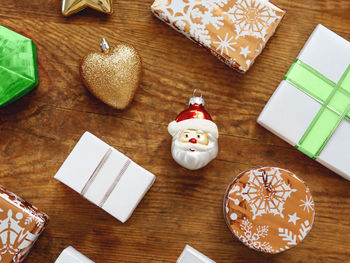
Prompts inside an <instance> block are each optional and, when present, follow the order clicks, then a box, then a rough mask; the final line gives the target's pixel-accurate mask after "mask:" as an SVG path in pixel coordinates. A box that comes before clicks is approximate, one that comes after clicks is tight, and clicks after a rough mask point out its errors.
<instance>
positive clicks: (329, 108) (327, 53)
mask: <svg viewBox="0 0 350 263" xmlns="http://www.w3.org/2000/svg"><path fill="white" fill-rule="evenodd" d="M349 65H350V43H349V42H348V41H347V40H345V39H343V38H342V37H340V36H338V35H337V34H335V33H334V32H332V31H330V30H329V29H327V28H326V27H324V26H322V25H318V26H317V27H316V29H315V30H314V32H313V33H312V34H311V36H310V38H309V39H308V41H307V42H306V44H305V46H304V48H303V49H302V50H301V52H300V53H299V56H298V57H297V59H296V60H295V61H294V63H293V64H292V66H291V67H290V69H289V71H288V73H287V74H286V76H285V78H284V80H283V81H282V82H281V83H280V85H279V87H278V88H277V90H276V91H275V92H274V94H273V95H272V97H271V99H270V100H269V102H268V103H267V104H266V106H265V108H264V109H263V111H262V112H261V114H260V116H259V118H258V123H259V124H261V125H262V126H264V127H265V128H267V129H268V130H270V131H271V132H273V133H275V134H276V135H278V136H279V137H281V138H282V139H284V140H286V141H287V142H288V143H290V144H292V145H293V146H295V147H296V148H297V149H298V150H300V151H301V152H303V153H305V154H306V155H308V156H309V157H311V158H312V159H315V160H317V161H318V162H320V163H321V164H323V165H324V166H326V167H328V168H329V169H331V170H333V171H334V172H336V173H338V174H339V175H341V176H343V177H344V178H346V179H348V180H350V154H349V149H350V137H349V134H350V66H349Z"/></svg>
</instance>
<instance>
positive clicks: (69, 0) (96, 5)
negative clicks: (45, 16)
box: [62, 0, 113, 16]
mask: <svg viewBox="0 0 350 263" xmlns="http://www.w3.org/2000/svg"><path fill="white" fill-rule="evenodd" d="M87 7H91V8H93V9H95V10H97V11H100V12H103V13H106V14H111V13H112V12H113V8H112V0H63V2H62V14H63V15H64V16H70V15H72V14H75V13H77V12H79V11H81V10H83V9H85V8H87Z"/></svg>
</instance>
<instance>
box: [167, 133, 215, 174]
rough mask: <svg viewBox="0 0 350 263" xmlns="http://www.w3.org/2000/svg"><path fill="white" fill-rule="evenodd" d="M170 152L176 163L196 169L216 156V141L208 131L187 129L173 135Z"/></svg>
mask: <svg viewBox="0 0 350 263" xmlns="http://www.w3.org/2000/svg"><path fill="white" fill-rule="evenodd" d="M171 152H172V155H173V158H174V159H175V161H176V162H177V163H178V164H180V165H181V166H183V167H185V168H187V169H190V170H197V169H200V168H202V167H204V166H206V165H207V164H208V163H209V162H210V161H211V160H213V159H214V158H215V157H216V155H217V153H218V143H217V139H216V138H215V137H214V136H212V135H211V134H210V133H206V132H204V131H202V130H195V129H187V130H183V131H181V132H178V133H177V134H175V135H174V137H173V142H172V146H171Z"/></svg>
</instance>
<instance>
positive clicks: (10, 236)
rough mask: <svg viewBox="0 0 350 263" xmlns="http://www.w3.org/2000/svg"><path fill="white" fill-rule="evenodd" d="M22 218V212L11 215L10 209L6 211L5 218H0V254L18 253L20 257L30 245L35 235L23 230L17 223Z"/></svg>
mask: <svg viewBox="0 0 350 263" xmlns="http://www.w3.org/2000/svg"><path fill="white" fill-rule="evenodd" d="M22 219H23V214H22V213H17V214H16V215H13V212H12V210H11V209H9V210H8V212H7V218H5V219H4V220H0V254H1V255H4V254H11V255H18V256H17V257H18V258H20V257H21V255H22V254H25V253H26V252H27V250H28V249H29V248H30V247H31V246H32V244H33V241H34V240H35V239H36V235H33V234H32V233H30V232H29V231H28V230H25V229H24V228H23V227H21V226H20V225H19V223H20V221H21V220H22Z"/></svg>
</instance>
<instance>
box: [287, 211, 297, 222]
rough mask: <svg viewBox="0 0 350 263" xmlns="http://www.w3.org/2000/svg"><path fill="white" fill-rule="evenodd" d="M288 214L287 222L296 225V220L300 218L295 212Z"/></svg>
mask: <svg viewBox="0 0 350 263" xmlns="http://www.w3.org/2000/svg"><path fill="white" fill-rule="evenodd" d="M288 216H289V219H288V223H293V224H294V225H296V223H297V221H298V220H299V219H300V217H298V216H297V212H295V213H294V214H292V215H288Z"/></svg>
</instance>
